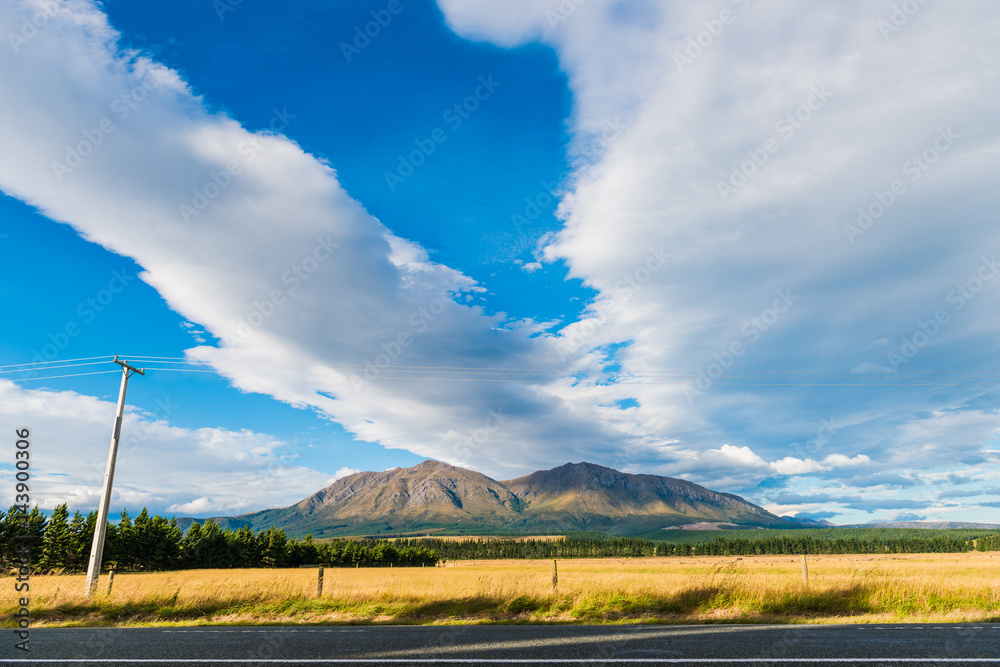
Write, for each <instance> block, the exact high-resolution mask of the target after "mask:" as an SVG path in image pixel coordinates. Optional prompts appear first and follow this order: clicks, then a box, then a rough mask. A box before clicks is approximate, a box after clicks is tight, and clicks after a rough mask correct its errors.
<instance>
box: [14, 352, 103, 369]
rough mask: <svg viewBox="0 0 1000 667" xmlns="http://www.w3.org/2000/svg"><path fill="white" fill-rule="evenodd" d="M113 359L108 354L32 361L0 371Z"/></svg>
mask: <svg viewBox="0 0 1000 667" xmlns="http://www.w3.org/2000/svg"><path fill="white" fill-rule="evenodd" d="M113 358H114V357H113V355H110V354H108V355H105V356H103V357H81V358H79V359H53V360H51V361H33V362H31V363H30V364H8V365H6V366H0V370H2V369H4V368H22V367H24V366H40V365H44V364H69V363H71V362H74V361H90V360H92V359H103V360H105V361H111V360H112V359H113ZM94 363H100V362H94Z"/></svg>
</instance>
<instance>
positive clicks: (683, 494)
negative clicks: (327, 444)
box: [220, 461, 788, 538]
mask: <svg viewBox="0 0 1000 667" xmlns="http://www.w3.org/2000/svg"><path fill="white" fill-rule="evenodd" d="M220 521H225V522H226V523H227V524H229V525H249V526H250V527H251V528H252V529H254V530H260V529H264V528H268V527H270V526H275V527H277V528H283V529H284V530H285V531H286V533H288V534H289V536H292V537H295V536H302V535H305V534H306V533H312V534H313V536H314V537H316V538H320V537H329V536H335V535H358V534H388V533H406V532H414V531H429V530H432V529H447V530H451V531H459V532H465V533H481V534H488V533H496V532H508V533H509V532H540V533H561V532H566V531H570V530H601V531H606V532H609V533H613V534H623V535H624V534H631V533H639V532H643V531H648V530H653V529H657V528H662V527H665V526H675V525H678V524H684V523H694V522H700V521H725V522H729V523H735V524H741V525H757V526H776V527H777V526H785V527H787V526H788V523H787V522H785V521H784V520H782V519H780V518H779V517H776V516H774V515H773V514H770V513H769V512H767V511H765V510H764V509H762V508H760V507H758V506H756V505H753V504H751V503H748V502H747V501H745V500H743V499H742V498H740V497H738V496H734V495H731V494H728V493H717V492H715V491H711V490H709V489H706V488H704V487H702V486H698V485H697V484H693V483H691V482H686V481H684V480H680V479H673V478H670V477H659V476H657V475H631V474H627V473H622V472H618V471H617V470H612V469H610V468H604V467H602V466H598V465H594V464H591V463H568V464H566V465H564V466H560V467H558V468H554V469H552V470H543V471H539V472H536V473H532V474H531V475H527V476H525V477H520V478H518V479H514V480H509V481H506V482H498V481H497V480H494V479H491V478H489V477H487V476H485V475H483V474H480V473H478V472H474V471H471V470H465V469H463V468H457V467H455V466H451V465H448V464H446V463H441V462H439V461H424V462H423V463H421V464H419V465H417V466H414V467H412V468H396V469H393V470H388V471H385V472H362V473H357V474H354V475H350V476H348V477H344V478H342V479H339V480H337V481H336V482H334V483H333V484H331V485H330V486H328V487H327V488H325V489H322V490H321V491H318V492H316V493H314V494H313V495H311V496H309V497H308V498H305V499H303V500H302V501H300V502H299V503H297V504H295V505H292V506H291V507H285V508H279V509H270V510H264V511H262V512H254V513H251V514H244V515H241V516H237V517H228V518H226V519H222V520H220Z"/></svg>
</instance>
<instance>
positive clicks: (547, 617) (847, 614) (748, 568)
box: [0, 552, 1000, 627]
mask: <svg viewBox="0 0 1000 667" xmlns="http://www.w3.org/2000/svg"><path fill="white" fill-rule="evenodd" d="M808 564H809V586H808V587H807V586H805V585H804V584H803V581H802V576H801V562H800V559H799V557H797V556H744V557H742V558H737V557H735V556H733V557H700V558H699V557H693V558H636V559H602V560H597V559H593V560H591V559H573V560H570V559H567V560H560V561H559V562H558V574H559V582H558V589H556V590H553V587H552V562H551V561H544V560H527V561H513V560H504V561H452V562H449V563H447V564H446V565H445V566H443V567H428V568H392V569H387V568H379V569H365V568H362V569H334V568H327V569H326V571H325V582H324V592H323V596H322V597H319V598H317V597H316V578H317V577H316V575H317V571H316V570H315V569H282V570H191V571H180V572H156V573H148V574H118V575H117V576H116V577H115V579H114V585H113V590H112V591H111V594H110V595H107V594H106V593H105V586H106V578H105V577H102V578H101V581H100V587H99V592H98V594H96V595H95V596H94V597H93V598H91V599H89V600H85V599H84V598H83V596H82V587H83V576H82V575H50V576H36V577H32V579H31V593H30V594H31V600H30V609H31V613H32V616H33V621H32V625H33V626H34V627H40V626H55V625H62V626H69V625H148V624H164V625H166V624H170V625H173V624H180V625H190V624H229V623H235V624H239V623H282V624H285V623H316V624H319V623H457V622H522V623H523V622H527V623H546V622H556V623H559V622H561V623H566V622H584V623H609V622H624V623H705V622H718V623H799V622H810V623H837V622H852V623H876V622H890V621H891V622H920V623H924V622H936V623H946V622H986V621H1000V554H997V553H976V552H973V553H964V554H908V555H885V556H860V555H837V556H810V557H809V563H808ZM15 605H16V598H15V592H14V578H13V577H7V581H6V584H5V585H4V586H3V588H2V593H0V613H2V614H3V615H4V621H3V624H4V625H6V626H7V627H11V623H12V621H11V618H12V616H11V615H12V614H13V613H14V612H15V611H16V610H17V607H16V606H15Z"/></svg>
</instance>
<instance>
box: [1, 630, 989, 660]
mask: <svg viewBox="0 0 1000 667" xmlns="http://www.w3.org/2000/svg"><path fill="white" fill-rule="evenodd" d="M3 634H5V635H6V638H7V641H6V642H4V643H3V644H2V648H0V665H8V664H25V665H27V664H65V665H150V666H153V667H155V666H156V665H164V666H166V665H188V666H198V665H206V666H208V665H252V664H260V665H301V666H306V665H316V666H320V665H372V664H387V665H393V664H404V665H407V664H413V665H425V664H427V665H430V664H437V665H469V664H482V665H490V664H496V665H531V664H538V665H559V664H563V665H580V664H588V663H590V664H595V665H655V664H662V665H685V664H690V665H706V664H724V665H733V666H734V667H736V666H738V665H743V664H745V665H754V666H762V665H767V664H774V665H782V666H783V667H784V666H791V665H865V666H866V667H867V666H872V665H878V664H885V665H905V664H914V665H916V664H919V665H934V664H940V665H977V664H978V665H1000V624H988V623H987V624H976V625H958V624H954V625H949V624H927V625H781V626H774V625H771V626H763V625H698V626H693V625H688V626H684V625H644V626H636V625H626V626H620V625H619V626H614V625H598V626H586V625H506V626H503V625H472V626H361V627H359V626H354V627H351V626H335V627H330V626H327V627H322V626H321V627H317V626H298V627H230V628H219V627H204V628H125V629H118V628H65V629H59V628H36V629H33V630H31V631H30V644H29V645H30V648H31V652H30V654H25V653H24V652H23V651H18V650H15V649H14V648H13V645H14V643H15V642H16V641H17V637H16V631H14V630H4V631H3Z"/></svg>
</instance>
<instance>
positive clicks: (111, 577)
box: [108, 570, 115, 596]
mask: <svg viewBox="0 0 1000 667" xmlns="http://www.w3.org/2000/svg"><path fill="white" fill-rule="evenodd" d="M114 581H115V571H114V570H108V595H109V596H110V595H111V584H113V583H114Z"/></svg>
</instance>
